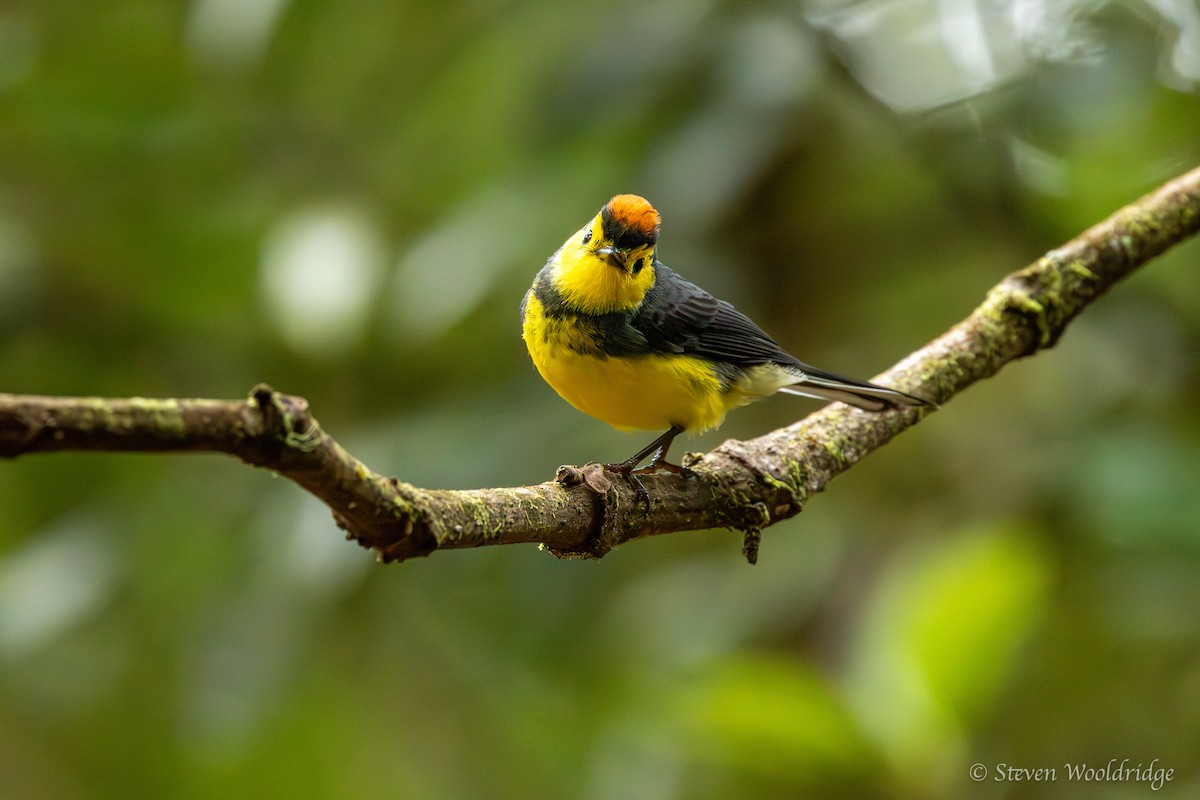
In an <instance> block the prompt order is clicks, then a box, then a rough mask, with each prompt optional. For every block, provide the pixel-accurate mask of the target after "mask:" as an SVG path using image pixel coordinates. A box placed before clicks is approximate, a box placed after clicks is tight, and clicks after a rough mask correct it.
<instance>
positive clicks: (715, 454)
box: [0, 169, 1200, 561]
mask: <svg viewBox="0 0 1200 800" xmlns="http://www.w3.org/2000/svg"><path fill="white" fill-rule="evenodd" d="M1198 231H1200V169H1197V170H1193V171H1191V172H1189V173H1187V174H1185V175H1183V176H1181V177H1179V178H1177V179H1175V180H1174V181H1171V182H1170V183H1167V184H1165V185H1164V186H1162V187H1160V188H1159V189H1157V190H1156V191H1154V192H1153V193H1151V194H1149V195H1147V196H1146V197H1144V198H1142V199H1141V200H1139V201H1138V202H1136V203H1134V204H1132V205H1130V206H1128V207H1126V208H1124V209H1122V210H1120V211H1118V212H1117V213H1115V214H1113V215H1112V216H1111V217H1109V218H1108V219H1107V220H1105V221H1103V222H1101V223H1099V224H1098V225H1096V226H1094V227H1092V228H1091V229H1089V230H1087V231H1085V232H1084V233H1082V234H1080V235H1079V236H1077V237H1076V238H1075V239H1072V240H1071V241H1070V242H1068V243H1067V244H1065V245H1064V246H1063V247H1061V248H1059V249H1057V250H1053V251H1051V252H1050V253H1047V254H1046V255H1045V256H1043V257H1042V258H1040V259H1038V260H1037V261H1036V262H1034V263H1033V264H1030V265H1029V266H1027V267H1025V268H1024V269H1021V270H1018V271H1017V272H1014V273H1012V274H1011V275H1009V276H1007V277H1006V278H1005V279H1004V280H1003V281H1001V282H1000V283H999V284H998V285H997V286H996V287H994V288H993V289H992V290H991V291H990V292H989V293H988V295H987V297H986V299H985V300H984V302H983V303H982V304H981V305H980V306H979V307H978V308H976V309H975V311H973V312H972V313H971V314H970V316H968V317H967V318H966V319H964V320H963V321H962V322H960V323H959V324H957V325H955V326H954V327H953V328H952V329H950V330H949V331H947V332H946V333H945V334H943V335H942V336H940V337H939V338H938V339H936V340H934V341H933V342H930V343H929V344H928V345H926V346H925V347H923V348H921V349H920V350H918V351H917V352H915V353H913V354H912V355H910V356H908V357H907V358H905V359H904V360H903V361H901V362H900V363H899V364H897V365H896V366H894V367H892V368H891V369H890V370H888V371H887V372H885V373H883V374H882V375H880V376H878V377H877V378H876V380H878V381H881V382H883V383H886V384H889V385H893V386H896V387H898V388H901V389H904V390H905V391H908V392H913V393H917V394H920V395H922V396H924V397H928V398H931V399H935V400H936V401H938V402H939V403H942V404H945V403H946V402H947V401H948V400H949V399H950V398H951V397H953V396H954V395H956V394H958V393H959V392H961V391H962V390H963V389H965V388H967V387H968V386H970V385H971V384H972V383H974V382H975V381H977V380H980V379H981V378H987V377H990V376H992V375H994V374H996V372H997V371H999V370H1000V368H1001V367H1003V366H1004V365H1005V364H1007V363H1009V362H1010V361H1013V360H1016V359H1018V358H1021V357H1024V356H1028V355H1031V354H1033V353H1035V352H1037V351H1038V350H1041V349H1044V348H1048V347H1051V346H1053V345H1054V343H1055V342H1057V341H1058V338H1059V337H1060V336H1061V335H1062V333H1063V331H1064V330H1065V329H1066V326H1067V324H1068V323H1069V322H1070V321H1071V320H1072V319H1074V318H1075V316H1076V315H1078V314H1079V313H1080V312H1081V311H1082V310H1083V309H1084V308H1086V307H1087V305H1088V304H1089V303H1091V302H1092V301H1093V300H1095V299H1096V298H1098V297H1099V296H1100V295H1102V294H1104V293H1105V292H1106V291H1108V289H1109V288H1111V287H1112V286H1113V285H1114V284H1115V283H1116V282H1117V281H1119V280H1120V279H1121V278H1123V277H1125V276H1126V275H1128V274H1130V273H1131V272H1133V271H1134V270H1135V269H1137V268H1138V267H1140V266H1141V265H1143V264H1145V263H1146V262H1148V261H1149V260H1151V259H1152V258H1154V257H1155V256H1157V255H1159V254H1161V253H1162V252H1163V251H1165V250H1167V249H1168V248H1169V247H1171V246H1172V245H1174V244H1177V243H1179V242H1181V241H1183V240H1185V239H1187V238H1189V237H1191V236H1193V235H1195V234H1196V233H1197V232H1198ZM929 413H932V412H931V411H930V410H928V409H901V410H895V411H889V412H885V413H868V412H862V411H859V410H857V409H852V408H849V407H847V406H845V405H842V404H840V403H835V404H833V405H830V406H826V407H825V408H823V409H821V410H819V411H817V412H815V413H813V414H810V415H809V416H808V417H806V418H804V419H803V420H801V421H799V422H797V423H795V424H793V425H790V426H788V427H786V428H781V429H779V430H777V431H773V432H771V433H769V434H767V435H765V436H761V437H759V438H757V439H753V440H750V441H744V442H740V441H727V442H725V443H724V444H722V445H721V446H720V447H718V448H716V449H715V450H713V451H712V452H710V453H708V454H706V455H697V456H693V455H689V456H688V457H687V458H686V459H685V461H686V462H687V466H689V467H690V468H691V469H692V470H694V471H695V472H697V473H699V475H700V479H699V480H697V479H694V478H693V479H687V478H683V477H681V476H678V475H673V474H660V475H649V476H646V477H644V478H643V482H644V483H645V484H646V488H647V489H648V490H649V491H650V494H651V497H652V498H653V500H652V502H651V505H650V508H649V509H646V508H644V506H642V505H640V504H639V503H638V501H637V498H636V495H635V493H634V491H633V490H632V488H631V487H630V486H629V485H628V483H627V482H625V481H623V480H621V479H613V478H612V476H610V475H609V474H608V473H606V472H604V471H603V470H601V469H599V468H597V467H595V466H588V467H583V468H576V467H562V468H560V469H559V474H558V476H557V477H556V480H555V481H552V482H549V483H542V484H539V485H537V486H525V487H518V488H500V489H474V490H461V491H460V490H428V489H419V488H417V487H414V486H410V485H409V484H406V483H402V482H400V481H398V480H396V479H393V478H385V477H383V476H380V475H378V474H376V473H374V472H372V471H371V470H370V469H368V468H367V467H366V466H365V465H364V464H363V463H362V462H360V461H359V460H357V459H356V458H354V457H353V456H351V455H350V454H349V453H348V452H346V450H345V449H343V448H342V447H341V446H340V445H339V444H338V443H337V442H336V441H335V440H334V439H333V438H331V437H330V436H329V435H328V434H326V433H325V432H324V430H322V428H321V426H320V425H319V424H318V423H317V421H316V419H314V418H313V417H312V416H311V415H310V414H309V409H308V403H307V401H305V400H304V399H303V398H300V397H294V396H289V395H284V394H280V393H279V392H276V391H273V390H272V389H271V388H270V387H267V386H257V387H255V388H254V389H253V390H252V391H251V393H250V396H249V398H248V399H247V400H242V401H237V400H227V401H223V400H169V399H168V400H147V399H142V398H131V399H121V400H113V399H101V398H60V397H43V396H33V395H11V394H10V395H6V394H0V456H3V457H8V458H13V457H16V456H19V455H24V454H26V453H35V452H52V451H61V450H90V451H143V452H166V451H172V452H187V451H216V452H223V453H229V454H231V455H234V456H237V457H238V458H240V459H241V460H243V461H245V462H246V463H248V464H253V465H255V466H259V467H265V468H267V469H270V470H273V471H275V472H277V473H279V474H280V475H284V476H286V477H288V478H290V479H292V480H293V481H295V482H296V483H298V484H300V485H301V486H302V487H304V488H305V489H307V490H308V491H309V492H311V493H313V494H314V495H316V496H317V497H319V498H320V499H321V500H323V501H324V502H325V503H326V504H328V505H329V506H330V508H331V509H333V513H334V518H335V519H336V521H337V523H338V525H339V526H340V527H342V528H343V529H345V530H346V531H347V535H348V537H349V538H352V539H354V540H356V541H358V542H359V543H360V544H361V545H363V546H364V547H370V548H374V549H375V550H376V551H377V552H378V553H379V556H380V558H381V560H383V561H402V560H405V559H408V558H412V557H414V556H423V555H428V554H429V553H431V552H433V551H434V550H439V549H452V548H463V547H481V546H484V545H495V544H513V543H517V542H538V543H541V544H542V545H544V546H546V547H547V548H548V549H550V550H551V551H552V552H554V553H555V554H557V555H579V556H590V557H600V556H602V555H604V554H605V553H606V552H608V551H609V550H610V549H611V548H613V547H614V546H616V545H618V544H621V543H622V542H626V541H629V540H630V539H637V538H641V537H645V536H652V535H656V534H663V533H675V532H679V531H688V530H700V529H706V528H715V527H731V528H736V529H738V530H741V531H743V532H745V533H746V534H747V536H746V546H745V551H746V555H747V557H748V558H749V559H750V560H751V561H753V560H754V558H755V554H756V548H757V535H758V533H759V532H760V531H761V530H762V529H763V528H766V527H767V526H769V525H772V524H774V523H776V522H778V521H780V520H782V519H787V518H788V517H791V516H794V515H795V514H797V513H799V511H800V509H801V508H802V507H803V505H804V503H805V501H806V500H807V499H808V497H809V496H811V495H812V494H815V493H816V492H819V491H821V490H822V489H823V488H824V487H825V485H826V484H827V483H828V482H829V481H830V479H832V478H833V477H834V476H836V475H837V474H839V473H840V472H842V471H844V470H846V469H848V468H849V467H850V466H852V465H853V464H855V463H857V462H858V461H859V460H860V459H861V458H863V457H864V456H865V455H867V454H868V453H870V452H871V451H872V450H875V449H876V448H878V447H881V446H882V445H884V444H886V443H887V442H888V441H890V440H891V439H892V437H894V436H896V435H897V434H899V433H900V432H901V431H903V430H905V429H907V428H909V427H911V426H912V425H914V424H916V423H917V422H919V421H920V420H921V419H922V418H923V417H924V416H926V415H927V414H929Z"/></svg>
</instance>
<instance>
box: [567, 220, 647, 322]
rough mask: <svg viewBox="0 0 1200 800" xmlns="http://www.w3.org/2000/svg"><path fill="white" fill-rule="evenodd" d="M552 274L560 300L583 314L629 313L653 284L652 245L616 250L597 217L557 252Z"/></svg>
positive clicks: (639, 303)
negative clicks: (560, 296) (560, 295)
mask: <svg viewBox="0 0 1200 800" xmlns="http://www.w3.org/2000/svg"><path fill="white" fill-rule="evenodd" d="M552 274H553V277H554V287H555V288H556V289H558V291H559V292H560V293H561V294H562V296H563V300H565V301H566V302H567V303H568V304H569V305H571V306H572V307H573V308H575V309H577V310H579V311H581V312H583V313H585V314H608V313H612V312H614V311H632V310H633V309H636V308H637V307H638V306H639V305H641V302H642V299H643V298H644V297H645V296H646V292H647V291H649V289H650V287H651V286H653V285H654V245H652V244H644V245H641V246H639V247H632V248H624V249H618V248H617V247H616V246H615V245H614V243H613V242H612V241H611V240H609V239H606V238H605V236H604V227H603V223H602V219H601V216H600V215H599V214H597V215H596V217H595V218H594V219H593V220H592V221H591V222H589V223H588V224H587V225H584V226H583V227H582V228H581V229H580V230H579V231H578V232H577V233H576V234H575V235H574V236H572V237H571V238H570V239H568V240H567V241H566V243H565V244H564V245H563V246H562V247H561V248H560V249H559V251H558V254H557V255H556V257H555V259H554V263H553V265H552Z"/></svg>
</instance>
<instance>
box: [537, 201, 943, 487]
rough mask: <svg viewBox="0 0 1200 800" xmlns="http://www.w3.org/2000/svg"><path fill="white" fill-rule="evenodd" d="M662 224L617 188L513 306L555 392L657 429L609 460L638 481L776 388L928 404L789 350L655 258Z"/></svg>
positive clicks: (624, 423)
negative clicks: (681, 439)
mask: <svg viewBox="0 0 1200 800" xmlns="http://www.w3.org/2000/svg"><path fill="white" fill-rule="evenodd" d="M661 223H662V219H661V217H660V216H659V213H658V212H657V211H656V210H655V209H654V207H653V206H652V205H650V203H649V202H648V201H647V200H646V199H645V198H643V197H639V196H638V195H633V194H620V195H617V196H616V197H614V198H613V199H611V200H609V201H608V203H607V204H606V205H605V206H604V208H602V209H600V213H599V214H597V215H596V216H595V217H594V218H593V219H592V220H591V221H589V222H588V223H587V224H586V225H584V226H583V227H582V228H580V229H579V231H577V232H576V233H575V234H574V235H573V236H572V237H571V238H570V239H567V241H566V242H565V243H564V244H563V246H562V247H560V248H559V249H558V252H556V253H555V254H554V255H552V256H551V257H550V260H549V261H548V262H547V263H546V266H545V267H543V268H542V270H541V271H540V272H538V274H537V277H536V278H534V281H533V286H532V288H530V290H529V291H528V293H526V295H525V299H524V301H523V302H522V303H521V316H522V321H523V335H524V339H525V345H526V347H528V348H529V355H530V356H531V357H532V358H533V363H534V365H535V366H536V367H537V370H538V372H540V373H541V375H542V377H543V378H545V380H546V383H548V384H550V386H551V387H553V388H554V391H556V392H558V393H559V395H561V396H562V398H563V399H564V400H566V401H567V402H568V403H570V404H571V405H573V406H575V408H577V409H579V410H580V411H582V412H584V413H585V414H590V415H591V416H593V417H595V418H597V419H599V420H603V421H604V422H607V423H608V424H609V425H612V426H614V427H616V428H619V429H621V430H634V429H641V430H663V429H666V433H664V434H663V435H662V436H660V437H658V438H657V439H655V440H654V441H653V442H651V443H650V444H649V445H648V446H646V447H645V448H643V449H642V450H639V451H638V452H637V453H635V454H634V455H633V456H631V457H630V458H628V459H626V460H625V461H622V462H620V463H617V464H606V465H605V467H606V468H607V469H609V470H612V471H614V472H620V473H622V474H625V475H629V476H631V477H632V480H633V481H634V483H635V486H637V487H638V488H639V489H640V488H641V487H640V485H639V484H640V482H639V481H638V480H637V478H636V476H635V475H634V473H635V472H648V471H651V470H653V469H656V468H662V469H668V470H671V471H674V472H678V471H680V469H681V468H680V467H678V466H676V465H674V464H669V463H667V461H666V460H665V459H666V455H667V449H668V448H669V447H670V446H671V442H672V440H673V439H674V438H675V437H676V436H678V435H679V434H680V433H683V432H684V431H690V432H701V431H706V430H709V429H711V428H715V427H717V426H718V425H720V424H721V422H722V421H723V420H724V419H725V414H726V413H727V412H728V411H729V410H730V409H731V408H735V407H737V406H742V405H746V404H747V403H750V402H752V401H754V400H758V399H759V398H762V397H766V396H767V395H771V394H774V393H776V392H786V393H787V394H794V395H802V396H804V397H814V398H817V399H822V400H840V401H842V402H844V403H849V404H850V405H853V406H857V407H859V408H862V409H866V410H868V411H881V410H884V409H888V408H897V407H900V406H926V405H930V403H928V402H926V401H925V400H922V399H920V398H919V397H913V396H912V395H910V394H905V393H904V392H900V391H897V390H895V389H888V388H887V387H884V386H877V385H875V384H873V383H867V382H865V381H857V380H852V379H850V378H843V377H840V376H838V375H834V374H832V373H830V372H825V371H824V370H820V369H817V368H815V367H811V366H809V365H808V364H805V363H803V362H802V361H800V360H798V359H797V358H795V357H794V356H792V355H790V354H789V353H788V352H787V351H785V350H784V349H783V348H781V347H780V346H779V345H778V344H776V343H775V341H774V340H773V339H771V337H770V336H768V335H767V334H766V333H764V332H763V331H762V329H761V328H759V327H758V326H757V325H755V324H754V322H752V321H751V320H750V318H749V317H747V316H746V315H745V314H743V313H741V312H740V311H738V310H737V309H736V308H734V307H733V306H732V305H730V304H729V303H727V302H725V301H724V300H718V299H717V298H715V297H713V296H712V295H711V294H709V293H708V292H706V291H704V290H703V289H701V288H700V287H699V286H696V285H695V284H693V283H689V282H688V281H686V280H684V279H683V278H682V277H681V276H680V275H679V274H678V273H676V272H675V271H674V270H672V269H670V268H669V267H667V266H666V265H665V264H663V263H662V262H661V261H659V260H658V258H657V244H658V234H659V228H660V226H661ZM648 457H649V458H650V462H649V463H648V464H647V465H646V466H645V467H643V468H641V469H638V465H639V464H641V463H642V462H643V461H645V460H646V458H648ZM641 492H642V493H644V489H642V490H641Z"/></svg>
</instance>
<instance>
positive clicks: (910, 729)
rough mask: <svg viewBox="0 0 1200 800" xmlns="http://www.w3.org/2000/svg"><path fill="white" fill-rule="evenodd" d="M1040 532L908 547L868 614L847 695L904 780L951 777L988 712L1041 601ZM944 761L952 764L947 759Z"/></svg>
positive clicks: (1018, 530)
mask: <svg viewBox="0 0 1200 800" xmlns="http://www.w3.org/2000/svg"><path fill="white" fill-rule="evenodd" d="M1050 573H1051V567H1050V564H1049V563H1048V561H1047V557H1046V555H1045V554H1044V553H1043V552H1042V550H1041V547H1040V546H1039V545H1038V543H1037V538H1036V531H1034V530H1033V529H1030V528H1029V527H1027V526H1024V525H1020V524H1015V523H1006V524H997V525H995V526H993V527H991V528H987V529H982V530H975V531H967V532H964V533H962V534H960V535H959V536H957V537H956V538H954V539H952V540H949V541H946V542H942V543H940V544H938V545H937V546H936V549H934V547H933V546H931V545H930V544H929V543H927V542H919V543H915V544H913V545H910V546H909V548H908V550H907V552H906V553H905V555H904V556H903V557H901V558H899V559H898V560H897V561H896V563H895V564H894V565H893V566H892V568H891V569H890V570H889V572H888V573H887V574H886V575H885V576H884V577H883V581H882V583H881V585H880V586H879V589H878V590H877V592H876V594H875V596H874V598H873V599H872V601H871V603H870V605H869V606H868V608H867V618H866V620H865V623H864V625H863V629H862V632H861V634H860V639H859V641H858V643H857V648H856V651H855V663H854V669H853V672H852V674H851V679H850V684H849V686H850V691H851V695H852V696H853V698H854V700H855V707H856V708H857V709H858V711H859V714H860V716H861V718H862V720H863V722H864V724H865V725H866V727H867V729H868V730H870V731H871V733H872V734H873V735H874V736H875V737H876V738H877V739H878V740H879V741H880V743H881V744H882V745H883V747H884V749H885V750H886V751H887V752H888V753H889V754H890V755H891V756H892V760H893V763H894V764H895V765H896V766H897V768H898V769H900V770H901V771H902V772H908V773H910V775H909V777H913V776H919V775H921V774H923V773H924V774H926V775H936V774H938V772H939V768H941V769H945V768H948V767H949V765H950V763H952V761H953V759H952V755H953V753H954V747H955V746H956V744H957V743H958V742H959V741H960V740H961V739H962V738H963V737H964V736H966V735H967V733H968V732H969V731H970V730H971V728H972V726H973V725H975V724H977V723H978V722H979V720H980V718H981V717H982V716H983V715H984V714H986V713H989V712H990V711H991V710H992V709H993V704H994V703H995V701H996V698H997V697H998V695H999V692H1000V690H1001V689H1002V688H1003V686H1004V684H1005V682H1006V680H1007V679H1008V678H1009V676H1010V674H1011V669H1012V666H1013V664H1014V662H1015V660H1016V658H1017V656H1018V654H1019V652H1020V647H1021V645H1022V644H1023V643H1024V642H1025V640H1026V639H1027V638H1028V636H1029V633H1030V631H1031V629H1032V628H1033V626H1034V625H1035V624H1036V622H1037V620H1038V618H1039V617H1040V615H1041V613H1042V610H1043V608H1044V606H1045V604H1046V601H1047V596H1046V594H1047V588H1048V587H1047V584H1048V582H1049V578H1050ZM948 758H949V762H948V761H947V759H948Z"/></svg>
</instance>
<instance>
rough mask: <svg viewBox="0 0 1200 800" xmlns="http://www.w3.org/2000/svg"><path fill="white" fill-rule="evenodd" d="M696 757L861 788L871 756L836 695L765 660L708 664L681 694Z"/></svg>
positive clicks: (803, 670)
mask: <svg viewBox="0 0 1200 800" xmlns="http://www.w3.org/2000/svg"><path fill="white" fill-rule="evenodd" d="M683 698H684V701H685V703H686V705H687V708H688V713H687V716H686V717H685V718H686V719H687V720H688V723H687V725H688V731H687V733H688V736H689V737H690V738H691V740H692V741H693V743H694V746H695V748H696V751H695V752H696V754H697V755H703V756H705V757H707V758H710V759H713V760H715V761H718V762H721V763H727V764H729V765H731V766H733V767H735V768H737V769H740V770H746V771H749V772H751V773H755V774H758V775H762V776H767V777H770V778H774V779H778V780H783V781H787V782H791V783H797V784H801V785H813V784H817V785H819V784H830V785H836V783H837V782H838V781H840V780H846V779H848V778H851V777H853V779H854V780H855V781H858V782H860V783H861V784H864V785H865V784H869V783H870V780H871V776H872V772H873V769H872V764H875V763H877V761H878V755H877V753H876V752H875V750H874V749H873V747H872V746H871V744H870V743H869V742H868V741H867V739H866V738H865V737H864V736H863V734H862V732H861V730H859V728H858V725H857V723H856V722H855V720H854V716H853V715H852V714H851V712H850V710H849V708H847V706H846V703H845V701H844V699H843V698H842V697H841V696H840V695H839V693H838V691H837V689H836V688H835V687H834V686H832V685H831V684H830V683H829V682H828V681H827V680H826V679H825V678H823V677H822V676H821V675H820V674H819V673H817V672H816V671H814V670H813V669H812V668H811V667H809V666H807V665H805V664H803V663H799V662H796V661H792V660H789V659H784V658H780V657H778V656H773V655H769V654H757V655H741V656H737V657H732V658H727V659H723V660H720V661H717V662H715V663H713V664H712V665H711V666H710V668H708V669H706V670H705V672H704V673H703V674H700V675H698V676H697V677H696V678H695V680H694V681H693V682H691V683H690V685H689V686H688V687H687V691H686V692H685V693H684V695H683Z"/></svg>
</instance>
